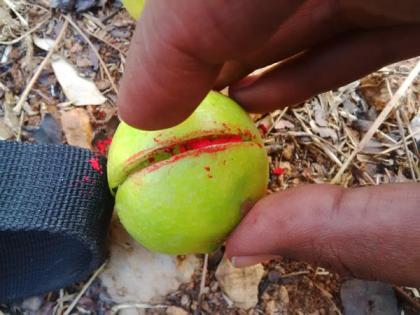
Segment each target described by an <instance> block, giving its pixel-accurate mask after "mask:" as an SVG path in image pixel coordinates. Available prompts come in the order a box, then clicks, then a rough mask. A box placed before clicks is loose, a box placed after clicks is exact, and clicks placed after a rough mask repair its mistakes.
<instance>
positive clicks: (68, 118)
mask: <svg viewBox="0 0 420 315" xmlns="http://www.w3.org/2000/svg"><path fill="white" fill-rule="evenodd" d="M61 124H62V126H63V131H64V135H65V136H66V139H67V143H68V144H70V145H74V146H77V147H81V148H86V149H92V139H93V130H92V126H91V124H90V119H89V115H88V114H87V113H86V111H85V110H84V109H82V108H75V109H72V110H69V111H65V112H62V113H61Z"/></svg>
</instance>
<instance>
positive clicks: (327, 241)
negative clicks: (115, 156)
mask: <svg viewBox="0 0 420 315" xmlns="http://www.w3.org/2000/svg"><path fill="white" fill-rule="evenodd" d="M418 12H420V3H419V2H418V1H416V0H408V1H404V2H402V3H398V4H395V1H388V0H386V1H383V0H382V1H379V0H378V1H361V0H348V1H332V0H309V1H294V0H289V1H264V2H261V1H251V0H243V1H236V2H235V1H222V0H214V1H211V2H210V1H205V2H204V1H200V2H197V1H187V0H178V1H173V2H172V1H169V2H168V1H163V0H153V1H149V2H147V4H146V7H145V10H144V13H143V16H142V18H141V19H140V20H139V22H138V27H137V30H136V33H135V35H134V38H133V42H132V46H131V48H130V52H129V57H128V60H127V65H126V70H125V75H124V78H123V81H122V85H121V91H120V96H119V100H118V105H119V111H120V115H121V117H122V119H123V120H125V121H126V122H127V123H129V124H132V125H134V126H136V127H140V128H143V129H159V128H163V127H168V126H171V125H173V124H176V123H179V122H180V121H182V120H183V119H185V118H186V117H187V116H188V115H189V114H190V113H191V112H192V111H193V110H194V108H195V106H196V105H197V104H199V102H200V101H201V99H202V98H203V97H204V96H205V95H206V94H207V92H208V91H209V89H211V88H214V87H216V88H221V87H224V86H227V85H230V84H232V83H235V82H236V81H238V80H240V79H242V78H243V77H244V76H246V75H247V74H248V73H250V72H252V71H253V70H255V69H257V68H260V67H263V66H266V65H270V64H272V63H274V62H277V61H281V60H284V59H286V58H289V57H291V56H294V57H293V58H291V59H290V58H289V59H288V61H285V62H282V63H281V64H280V65H278V66H276V67H275V68H274V69H271V71H269V72H268V73H266V74H263V75H262V76H261V77H260V78H258V79H257V80H255V79H254V78H251V79H244V80H243V81H241V82H239V83H236V84H234V85H233V86H232V87H231V88H230V95H231V96H232V97H233V98H235V99H236V100H237V101H238V102H239V103H240V104H241V105H243V106H244V107H245V108H246V109H247V110H249V111H252V112H265V111H269V110H273V109H277V108H281V107H283V106H288V105H294V104H297V103H299V102H302V101H304V100H305V99H307V98H309V97H311V96H313V95H315V94H317V93H319V92H323V91H326V90H329V89H331V88H335V87H338V86H340V85H342V84H345V83H347V82H351V81H353V80H354V79H357V78H359V77H361V76H363V75H365V74H367V73H369V72H371V71H374V70H375V69H377V68H380V67H382V66H384V65H386V64H389V63H392V62H394V61H398V60H401V59H405V58H409V57H412V56H416V55H418V54H420V41H418V38H420V15H419V14H418ZM296 54H299V55H298V56H296ZM419 189H420V188H419V186H418V185H416V184H401V185H391V186H381V187H371V188H360V189H354V190H344V189H341V188H338V187H335V186H321V185H316V186H306V187H302V188H296V189H290V190H288V191H286V192H283V193H278V194H275V195H271V196H268V197H266V198H264V199H263V200H261V201H260V202H259V203H258V204H257V205H256V206H255V207H254V208H253V209H252V210H251V212H250V213H249V214H248V215H247V217H246V218H245V219H244V220H243V221H242V223H241V224H240V225H239V226H238V228H237V229H236V230H235V231H234V232H233V234H232V235H231V237H230V238H229V240H228V242H227V247H226V252H227V255H228V256H229V257H235V259H234V261H235V263H236V264H237V265H246V264H249V263H255V262H258V261H260V260H263V259H264V257H261V256H260V255H263V256H267V255H269V256H271V255H280V256H287V257H292V258H296V259H301V260H307V261H312V262H315V263H320V264H322V265H324V266H329V267H331V268H334V269H336V270H338V271H341V272H345V273H347V274H352V275H354V276H356V277H362V278H376V279H380V280H386V281H390V282H394V283H404V284H416V285H418V284H420V278H419V275H420V270H419V268H420V267H419V266H420V253H419V251H418V250H416V249H417V248H419V246H420V230H419V226H420V222H419V220H420V216H419V215H418V211H419V204H420V199H419V198H420V194H419V193H418V192H419ZM256 255H257V256H259V257H257V258H255V256H256ZM237 257H245V258H237Z"/></svg>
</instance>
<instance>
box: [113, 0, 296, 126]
mask: <svg viewBox="0 0 420 315" xmlns="http://www.w3.org/2000/svg"><path fill="white" fill-rule="evenodd" d="M302 2H303V1H302V0H288V1H277V0H269V1H263V2H258V1H253V0H243V1H224V0H214V1H191V0H178V1H164V0H154V1H148V2H146V5H145V8H144V12H143V15H142V17H141V19H139V21H138V22H137V27H136V31H135V33H134V36H133V39H132V43H131V47H130V50H129V53H128V59H127V64H126V68H125V73H124V76H123V79H122V83H121V88H120V92H119V99H118V107H119V114H120V117H121V118H122V120H124V121H125V122H126V123H128V124H130V125H132V126H134V127H138V128H141V129H161V128H165V127H169V126H172V125H175V124H177V123H180V122H181V121H182V120H184V119H185V118H187V117H188V116H189V115H190V114H191V113H192V112H193V111H194V109H195V107H196V106H197V105H198V104H199V103H200V101H201V100H202V99H203V98H204V97H205V95H206V94H207V93H208V91H209V90H210V89H211V88H212V87H213V85H214V82H215V80H216V78H217V76H218V73H219V71H220V69H221V67H222V65H223V63H224V62H225V61H227V60H230V59H240V58H241V56H244V55H246V54H248V53H249V52H251V51H252V50H253V49H256V48H257V47H258V46H259V45H260V44H261V43H262V42H264V41H265V40H267V39H268V38H269V37H270V36H271V35H272V34H273V33H274V31H275V30H276V29H277V27H278V26H279V24H280V23H281V22H282V21H283V20H284V19H285V18H287V17H288V16H289V15H290V14H291V13H292V12H293V11H294V10H295V9H296V8H297V7H298V5H299V4H300V3H302Z"/></svg>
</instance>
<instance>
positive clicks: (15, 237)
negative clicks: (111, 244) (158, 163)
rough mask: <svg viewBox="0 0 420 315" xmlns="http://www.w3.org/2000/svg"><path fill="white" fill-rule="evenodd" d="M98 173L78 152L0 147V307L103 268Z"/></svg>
mask: <svg viewBox="0 0 420 315" xmlns="http://www.w3.org/2000/svg"><path fill="white" fill-rule="evenodd" d="M105 171H106V162H105V158H103V157H98V156H96V155H95V154H94V153H92V152H90V151H88V150H85V149H81V148H76V147H72V146H67V145H33V144H22V143H16V142H8V141H0V302H6V301H12V300H16V299H20V298H24V297H28V296H32V295H35V294H40V293H44V292H47V291H50V290H53V289H57V288H61V287H64V286H67V285H69V284H72V283H74V282H77V281H81V280H84V279H85V278H86V277H87V276H88V275H89V274H90V273H91V272H92V271H93V270H94V269H95V268H97V267H98V266H99V265H100V264H101V263H102V262H103V260H104V258H105V255H106V252H105V239H106V233H107V229H108V225H109V222H110V218H111V214H112V209H113V199H112V197H111V195H110V193H109V189H108V185H107V180H106V174H105Z"/></svg>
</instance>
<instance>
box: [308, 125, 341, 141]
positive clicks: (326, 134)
mask: <svg viewBox="0 0 420 315" xmlns="http://www.w3.org/2000/svg"><path fill="white" fill-rule="evenodd" d="M309 124H310V125H311V128H312V130H313V131H315V132H316V133H317V134H318V135H319V136H320V137H321V138H331V139H332V141H333V142H337V140H338V136H337V133H336V132H335V130H334V129H331V128H328V127H318V126H317V124H316V123H315V122H314V121H313V120H311V121H310V122H309Z"/></svg>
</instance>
